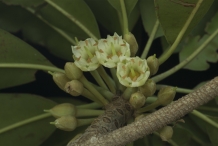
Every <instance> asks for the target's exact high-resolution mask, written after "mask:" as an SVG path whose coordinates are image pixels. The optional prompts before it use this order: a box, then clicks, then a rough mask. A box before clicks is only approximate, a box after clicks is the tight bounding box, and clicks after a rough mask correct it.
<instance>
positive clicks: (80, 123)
mask: <svg viewBox="0 0 218 146" xmlns="http://www.w3.org/2000/svg"><path fill="white" fill-rule="evenodd" d="M94 119H95V118H90V119H77V122H78V123H77V127H80V126H84V125H90V124H91V123H92V121H93V120H94Z"/></svg>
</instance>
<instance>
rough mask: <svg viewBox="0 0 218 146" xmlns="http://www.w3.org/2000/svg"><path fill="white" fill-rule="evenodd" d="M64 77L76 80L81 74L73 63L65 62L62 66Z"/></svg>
mask: <svg viewBox="0 0 218 146" xmlns="http://www.w3.org/2000/svg"><path fill="white" fill-rule="evenodd" d="M64 70H65V74H66V76H67V77H68V78H69V79H71V80H77V79H79V78H81V77H82V75H83V73H82V71H81V69H79V68H78V67H77V66H76V65H75V64H74V63H73V62H67V63H66V64H65V66H64Z"/></svg>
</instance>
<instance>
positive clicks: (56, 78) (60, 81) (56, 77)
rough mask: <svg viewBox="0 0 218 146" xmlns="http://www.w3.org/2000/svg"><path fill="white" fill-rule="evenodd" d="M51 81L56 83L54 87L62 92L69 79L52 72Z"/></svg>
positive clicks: (62, 74) (61, 74)
mask: <svg viewBox="0 0 218 146" xmlns="http://www.w3.org/2000/svg"><path fill="white" fill-rule="evenodd" d="M52 75H53V80H54V82H55V83H56V85H57V86H58V87H59V88H60V89H62V90H64V86H65V84H66V83H67V82H69V81H70V79H68V78H67V76H66V75H65V74H64V73H59V72H54V73H53V74H52Z"/></svg>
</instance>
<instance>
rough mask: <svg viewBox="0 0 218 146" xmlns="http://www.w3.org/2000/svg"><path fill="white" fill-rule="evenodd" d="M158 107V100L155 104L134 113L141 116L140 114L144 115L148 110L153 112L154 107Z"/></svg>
mask: <svg viewBox="0 0 218 146" xmlns="http://www.w3.org/2000/svg"><path fill="white" fill-rule="evenodd" d="M159 105H160V103H159V102H158V100H156V101H155V102H153V103H151V104H149V105H147V106H145V107H143V108H140V109H138V110H137V111H136V113H138V114H141V113H144V112H147V111H150V110H153V109H155V108H156V107H158V106H159Z"/></svg>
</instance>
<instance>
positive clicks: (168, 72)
mask: <svg viewBox="0 0 218 146" xmlns="http://www.w3.org/2000/svg"><path fill="white" fill-rule="evenodd" d="M217 34H218V29H217V30H216V31H214V32H213V34H211V35H210V37H209V38H208V39H207V40H206V41H205V42H204V43H203V44H202V45H200V46H199V47H198V48H197V49H196V50H195V51H194V52H193V53H192V54H191V55H190V56H189V57H188V58H186V59H185V60H183V61H182V62H180V63H179V64H178V65H176V66H174V67H173V68H171V69H169V70H168V71H166V72H164V73H162V74H159V75H157V76H155V77H153V78H151V79H152V80H153V81H155V82H159V81H161V80H163V79H165V78H166V77H168V76H170V75H171V74H173V73H175V72H177V71H178V70H179V69H181V68H182V67H184V66H185V65H186V64H187V63H189V62H190V61H192V59H194V58H195V57H196V56H197V55H198V54H199V53H200V52H201V51H202V50H203V49H204V48H206V46H207V45H208V44H209V43H210V42H211V41H212V40H213V39H214V38H215V37H216V35H217Z"/></svg>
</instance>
